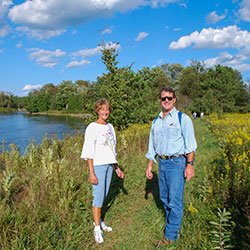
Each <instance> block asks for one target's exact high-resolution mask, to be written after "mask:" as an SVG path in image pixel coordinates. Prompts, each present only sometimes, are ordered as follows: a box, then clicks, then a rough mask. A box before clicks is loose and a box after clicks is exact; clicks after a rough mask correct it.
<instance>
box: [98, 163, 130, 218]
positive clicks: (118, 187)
mask: <svg viewBox="0 0 250 250" xmlns="http://www.w3.org/2000/svg"><path fill="white" fill-rule="evenodd" d="M119 167H120V169H121V170H122V171H123V168H122V167H121V166H119ZM125 178H126V177H125ZM123 183H124V179H121V178H119V177H118V176H117V174H116V172H115V171H113V175H112V179H111V183H110V188H109V192H108V196H107V197H106V199H105V201H104V204H103V207H102V215H101V217H102V220H104V218H105V214H106V213H107V212H108V210H109V209H110V208H111V207H112V205H113V203H114V201H115V199H116V197H117V195H119V194H120V193H121V192H122V193H123V194H126V195H127V194H128V192H127V190H126V189H125V188H124V186H123Z"/></svg>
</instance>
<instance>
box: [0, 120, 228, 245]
mask: <svg viewBox="0 0 250 250" xmlns="http://www.w3.org/2000/svg"><path fill="white" fill-rule="evenodd" d="M194 125H195V130H196V137H197V141H198V145H199V146H198V150H197V154H196V160H195V171H196V175H195V177H194V179H192V180H191V182H189V183H187V184H186V187H185V197H184V200H185V201H184V219H183V225H182V232H181V236H180V239H179V240H178V241H177V242H176V243H174V244H173V245H172V246H170V247H169V248H168V249H190V248H192V249H213V248H214V247H216V245H215V244H214V243H213V242H212V240H213V234H212V230H214V228H213V225H211V224H210V223H209V222H210V221H216V215H217V211H218V210H217V207H218V204H219V205H221V206H223V205H224V204H221V203H219V202H218V200H217V199H216V197H215V196H214V194H215V193H214V183H213V181H212V180H211V168H210V166H211V165H210V162H211V160H212V159H213V157H214V155H215V154H216V152H217V151H218V145H217V141H216V140H215V138H214V137H213V136H212V135H211V133H210V132H209V130H208V128H207V124H206V123H205V122H203V121H200V120H196V121H195V122H194ZM149 131H150V124H146V125H144V126H139V125H133V126H131V127H129V128H128V129H127V130H125V131H120V132H117V139H118V146H117V152H118V160H119V163H120V165H121V168H123V170H124V172H125V175H126V177H125V179H124V180H121V179H119V178H117V177H116V176H115V174H114V175H113V178H112V182H111V188H110V192H109V195H108V197H107V199H106V202H105V205H104V209H103V217H105V221H106V222H107V224H109V225H111V226H112V227H113V231H112V232H111V233H105V234H104V238H105V243H104V244H103V245H99V246H98V248H99V249H154V246H153V243H154V241H155V240H157V239H159V238H161V237H163V229H164V209H163V207H162V203H161V201H160V199H159V192H158V180H157V177H158V169H157V165H156V164H155V167H154V169H153V172H154V178H153V180H151V181H149V180H147V179H146V175H145V171H146V166H147V159H146V158H145V154H146V152H147V144H148V135H149ZM82 144H83V135H80V134H76V135H75V136H73V137H71V136H67V137H66V138H64V140H51V139H48V138H44V140H43V142H42V144H41V145H36V144H35V143H34V142H32V143H31V144H30V145H29V146H28V147H27V149H26V152H25V155H23V156H21V155H20V152H19V150H18V149H17V148H16V147H15V146H14V145H12V147H11V149H10V150H9V151H6V150H3V153H2V154H1V155H0V179H1V184H0V249H3V250H9V249H18V250H19V249H32V250H33V249H58V250H59V249H60V250H61V249H81V250H82V249H95V248H96V247H97V246H96V244H95V243H94V240H93V225H92V221H93V219H92V210H91V201H92V190H91V185H90V182H89V174H88V167H87V163H86V162H85V161H84V160H82V159H80V154H81V149H82ZM213 171H214V170H213Z"/></svg>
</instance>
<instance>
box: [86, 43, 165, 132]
mask: <svg viewBox="0 0 250 250" xmlns="http://www.w3.org/2000/svg"><path fill="white" fill-rule="evenodd" d="M116 45H118V44H116ZM115 48H116V46H114V45H113V46H108V45H106V44H105V43H103V45H102V61H103V63H104V64H105V66H106V69H107V71H108V72H107V73H104V74H103V75H102V76H101V77H98V78H97V82H96V83H95V84H93V87H91V88H90V89H89V98H91V99H90V103H91V105H89V106H88V107H89V111H92V109H93V104H94V102H95V101H96V100H98V99H100V98H106V99H108V100H109V101H110V102H111V106H112V112H111V114H110V121H111V122H112V123H113V124H114V126H116V127H118V128H124V127H126V126H128V125H129V124H130V123H142V122H148V121H149V120H150V119H152V118H153V117H154V116H155V114H156V113H155V112H156V110H158V100H157V99H158V94H157V95H155V89H156V85H157V84H158V83H156V81H155V80H154V81H151V80H152V79H156V76H158V74H155V77H152V76H153V73H152V72H154V73H155V71H157V70H159V69H157V70H152V71H151V70H149V69H148V68H144V71H142V72H139V73H138V74H137V73H135V72H133V71H132V69H131V68H132V65H130V66H127V67H122V68H118V67H117V65H118V61H117V60H116V58H117V55H118V54H117V53H116V49H115ZM157 72H158V71H157ZM161 72H162V71H161ZM156 103H157V104H156Z"/></svg>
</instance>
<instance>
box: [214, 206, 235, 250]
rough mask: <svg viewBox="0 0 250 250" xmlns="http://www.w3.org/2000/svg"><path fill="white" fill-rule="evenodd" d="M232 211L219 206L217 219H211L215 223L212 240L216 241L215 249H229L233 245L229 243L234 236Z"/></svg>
mask: <svg viewBox="0 0 250 250" xmlns="http://www.w3.org/2000/svg"><path fill="white" fill-rule="evenodd" d="M230 219H231V213H230V212H228V211H226V209H225V208H224V209H223V210H221V209H219V208H218V212H217V215H216V216H215V221H211V222H210V224H212V225H213V228H214V229H213V231H211V233H212V242H213V243H215V247H214V249H229V248H232V247H233V246H232V245H230V244H229V242H230V238H231V237H232V230H231V225H230Z"/></svg>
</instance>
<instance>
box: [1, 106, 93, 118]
mask: <svg viewBox="0 0 250 250" xmlns="http://www.w3.org/2000/svg"><path fill="white" fill-rule="evenodd" d="M0 112H24V113H26V114H28V115H52V116H71V117H77V118H86V117H90V116H91V114H74V113H63V112H61V111H46V112H33V113H32V112H28V111H26V110H25V109H8V108H0Z"/></svg>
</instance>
